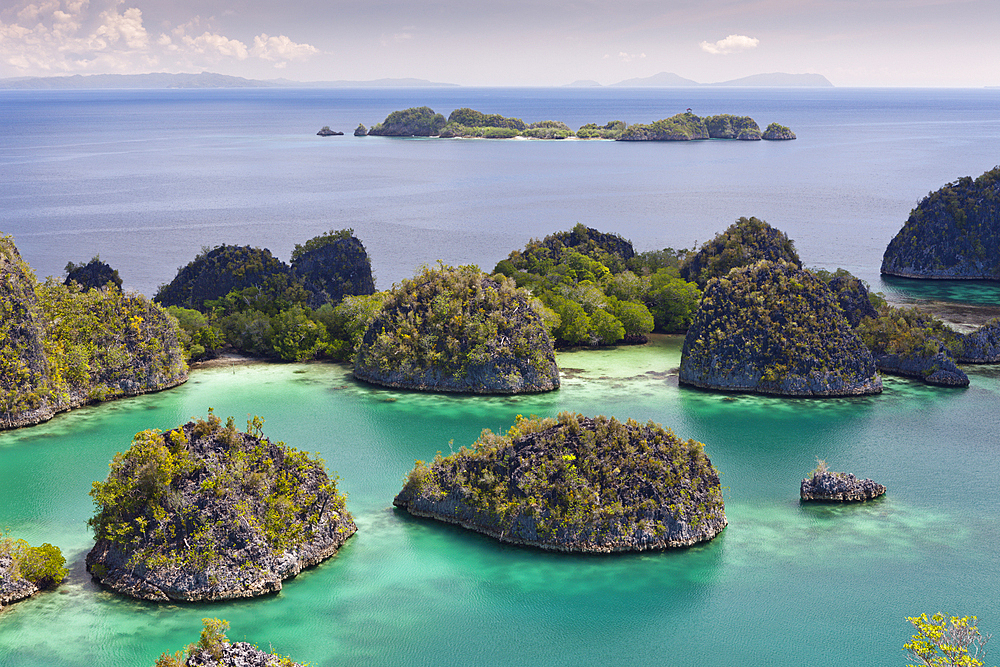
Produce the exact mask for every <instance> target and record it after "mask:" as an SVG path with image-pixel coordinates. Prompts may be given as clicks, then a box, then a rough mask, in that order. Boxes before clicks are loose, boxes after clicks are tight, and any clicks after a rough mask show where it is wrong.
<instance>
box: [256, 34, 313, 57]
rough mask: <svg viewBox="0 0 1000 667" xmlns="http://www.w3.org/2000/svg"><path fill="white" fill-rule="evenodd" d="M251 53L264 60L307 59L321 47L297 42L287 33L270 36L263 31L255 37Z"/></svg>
mask: <svg viewBox="0 0 1000 667" xmlns="http://www.w3.org/2000/svg"><path fill="white" fill-rule="evenodd" d="M250 53H251V55H254V56H256V57H258V58H261V59H263V60H270V61H275V60H278V61H286V62H287V61H289V60H306V59H307V58H309V56H313V55H316V54H317V53H319V49H317V48H316V47H315V46H313V45H311V44H296V43H295V42H293V41H292V40H290V39H289V38H288V37H286V36H285V35H278V36H277V37H274V36H271V37H269V36H268V35H267V33H263V32H262V33H261V34H259V35H257V36H256V37H254V38H253V48H252V49H250Z"/></svg>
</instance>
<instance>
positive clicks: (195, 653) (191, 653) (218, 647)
mask: <svg viewBox="0 0 1000 667" xmlns="http://www.w3.org/2000/svg"><path fill="white" fill-rule="evenodd" d="M201 623H202V631H201V635H200V637H199V638H198V642H197V643H196V644H188V647H187V651H177V652H176V653H174V654H173V655H171V654H169V653H162V654H161V655H160V657H159V658H158V659H157V660H156V664H155V665H154V666H153V667H185V665H188V664H198V665H207V664H213V665H222V664H223V660H224V659H225V649H226V647H227V646H229V643H230V642H229V638H228V637H226V632H227V631H228V630H229V621H227V620H225V619H218V618H203V619H201ZM253 649H254V650H256V651H258V652H260V653H261V654H263V653H264V652H263V651H261V650H260V649H259V648H257V647H256V646H254V647H253ZM260 659H261V660H262V661H261V662H257V661H256V660H255V658H253V657H251V658H250V660H251V661H253V664H261V665H263V664H265V663H266V664H267V665H275V666H277V667H300V666H299V665H298V663H295V662H292V660H291V659H290V658H287V657H284V656H279V655H277V654H274V653H268V654H264V655H262V656H260ZM192 661H193V662H192ZM208 661H211V662H208ZM226 664H229V663H226ZM240 664H244V663H243V662H242V661H241V662H240ZM246 664H250V663H249V662H248V663H246Z"/></svg>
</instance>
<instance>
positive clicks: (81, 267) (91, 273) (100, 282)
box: [64, 255, 122, 289]
mask: <svg viewBox="0 0 1000 667" xmlns="http://www.w3.org/2000/svg"><path fill="white" fill-rule="evenodd" d="M64 282H65V283H66V284H67V285H69V284H70V283H71V282H75V283H79V285H80V286H81V287H83V288H84V289H101V288H102V287H106V286H107V285H108V284H109V283H110V284H111V285H114V286H115V287H116V288H117V289H121V288H122V279H121V276H119V275H118V271H116V270H115V269H112V268H111V267H110V266H108V265H107V264H105V263H104V262H102V261H101V256H100V255H94V257H93V259H91V260H90V261H89V262H84V263H82V264H74V263H73V262H68V263H67V264H66V280H65V281H64Z"/></svg>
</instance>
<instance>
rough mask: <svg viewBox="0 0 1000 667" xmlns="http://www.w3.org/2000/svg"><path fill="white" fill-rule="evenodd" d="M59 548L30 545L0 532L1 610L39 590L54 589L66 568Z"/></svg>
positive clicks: (48, 545) (65, 573)
mask: <svg viewBox="0 0 1000 667" xmlns="http://www.w3.org/2000/svg"><path fill="white" fill-rule="evenodd" d="M65 566H66V559H65V558H64V557H63V555H62V551H61V550H60V549H59V547H55V546H52V545H51V544H48V543H45V544H42V545H41V546H38V547H33V546H31V545H30V544H28V543H27V542H25V541H24V540H17V539H13V538H11V537H9V536H5V535H4V534H3V533H0V610H2V609H3V608H4V606H5V605H10V604H13V603H15V602H20V601H21V600H26V599H28V598H29V597H31V596H33V595H35V594H36V593H38V592H39V591H43V590H48V589H53V588H56V587H57V586H58V585H59V584H60V583H61V582H62V581H63V579H65V578H66V575H67V574H69V571H68V570H67V569H66V567H65Z"/></svg>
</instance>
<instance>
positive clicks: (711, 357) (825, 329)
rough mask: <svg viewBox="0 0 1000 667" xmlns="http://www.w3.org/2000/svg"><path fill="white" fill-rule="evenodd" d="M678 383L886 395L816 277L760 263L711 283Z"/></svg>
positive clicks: (688, 342)
mask: <svg viewBox="0 0 1000 667" xmlns="http://www.w3.org/2000/svg"><path fill="white" fill-rule="evenodd" d="M678 379H679V381H680V382H681V383H682V384H687V385H691V386H695V387H702V388H705V389H717V390H721V391H744V392H755V393H762V394H778V395H784V396H851V395H859V394H873V393H878V392H880V391H882V379H881V378H880V377H879V375H878V373H877V372H876V370H875V362H874V360H873V359H872V355H871V352H869V351H868V348H866V347H865V345H864V343H863V342H862V341H861V338H860V337H859V336H858V335H857V334H856V333H855V332H854V331H853V330H852V329H851V327H850V325H849V324H848V322H847V320H846V319H845V317H844V314H843V312H842V311H841V309H840V306H839V305H838V303H837V300H836V297H835V296H834V295H833V293H831V292H830V290H829V289H828V288H827V286H826V285H825V284H824V283H823V282H822V281H821V280H820V279H819V278H817V277H816V276H814V275H813V274H812V273H810V272H808V271H805V270H803V269H799V268H798V267H796V266H795V265H794V264H790V263H788V262H784V261H778V262H769V261H766V260H764V261H760V262H757V263H756V264H754V265H752V266H748V267H744V268H737V269H733V270H732V271H730V272H729V273H728V274H727V275H726V276H725V277H724V278H714V279H712V280H711V281H709V283H708V287H707V288H706V289H705V293H704V295H703V296H702V299H701V302H700V303H699V305H698V311H697V313H696V314H695V317H694V322H693V323H692V324H691V328H690V329H688V332H687V335H686V336H685V338H684V347H683V349H682V351H681V367H680V373H679V378H678Z"/></svg>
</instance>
